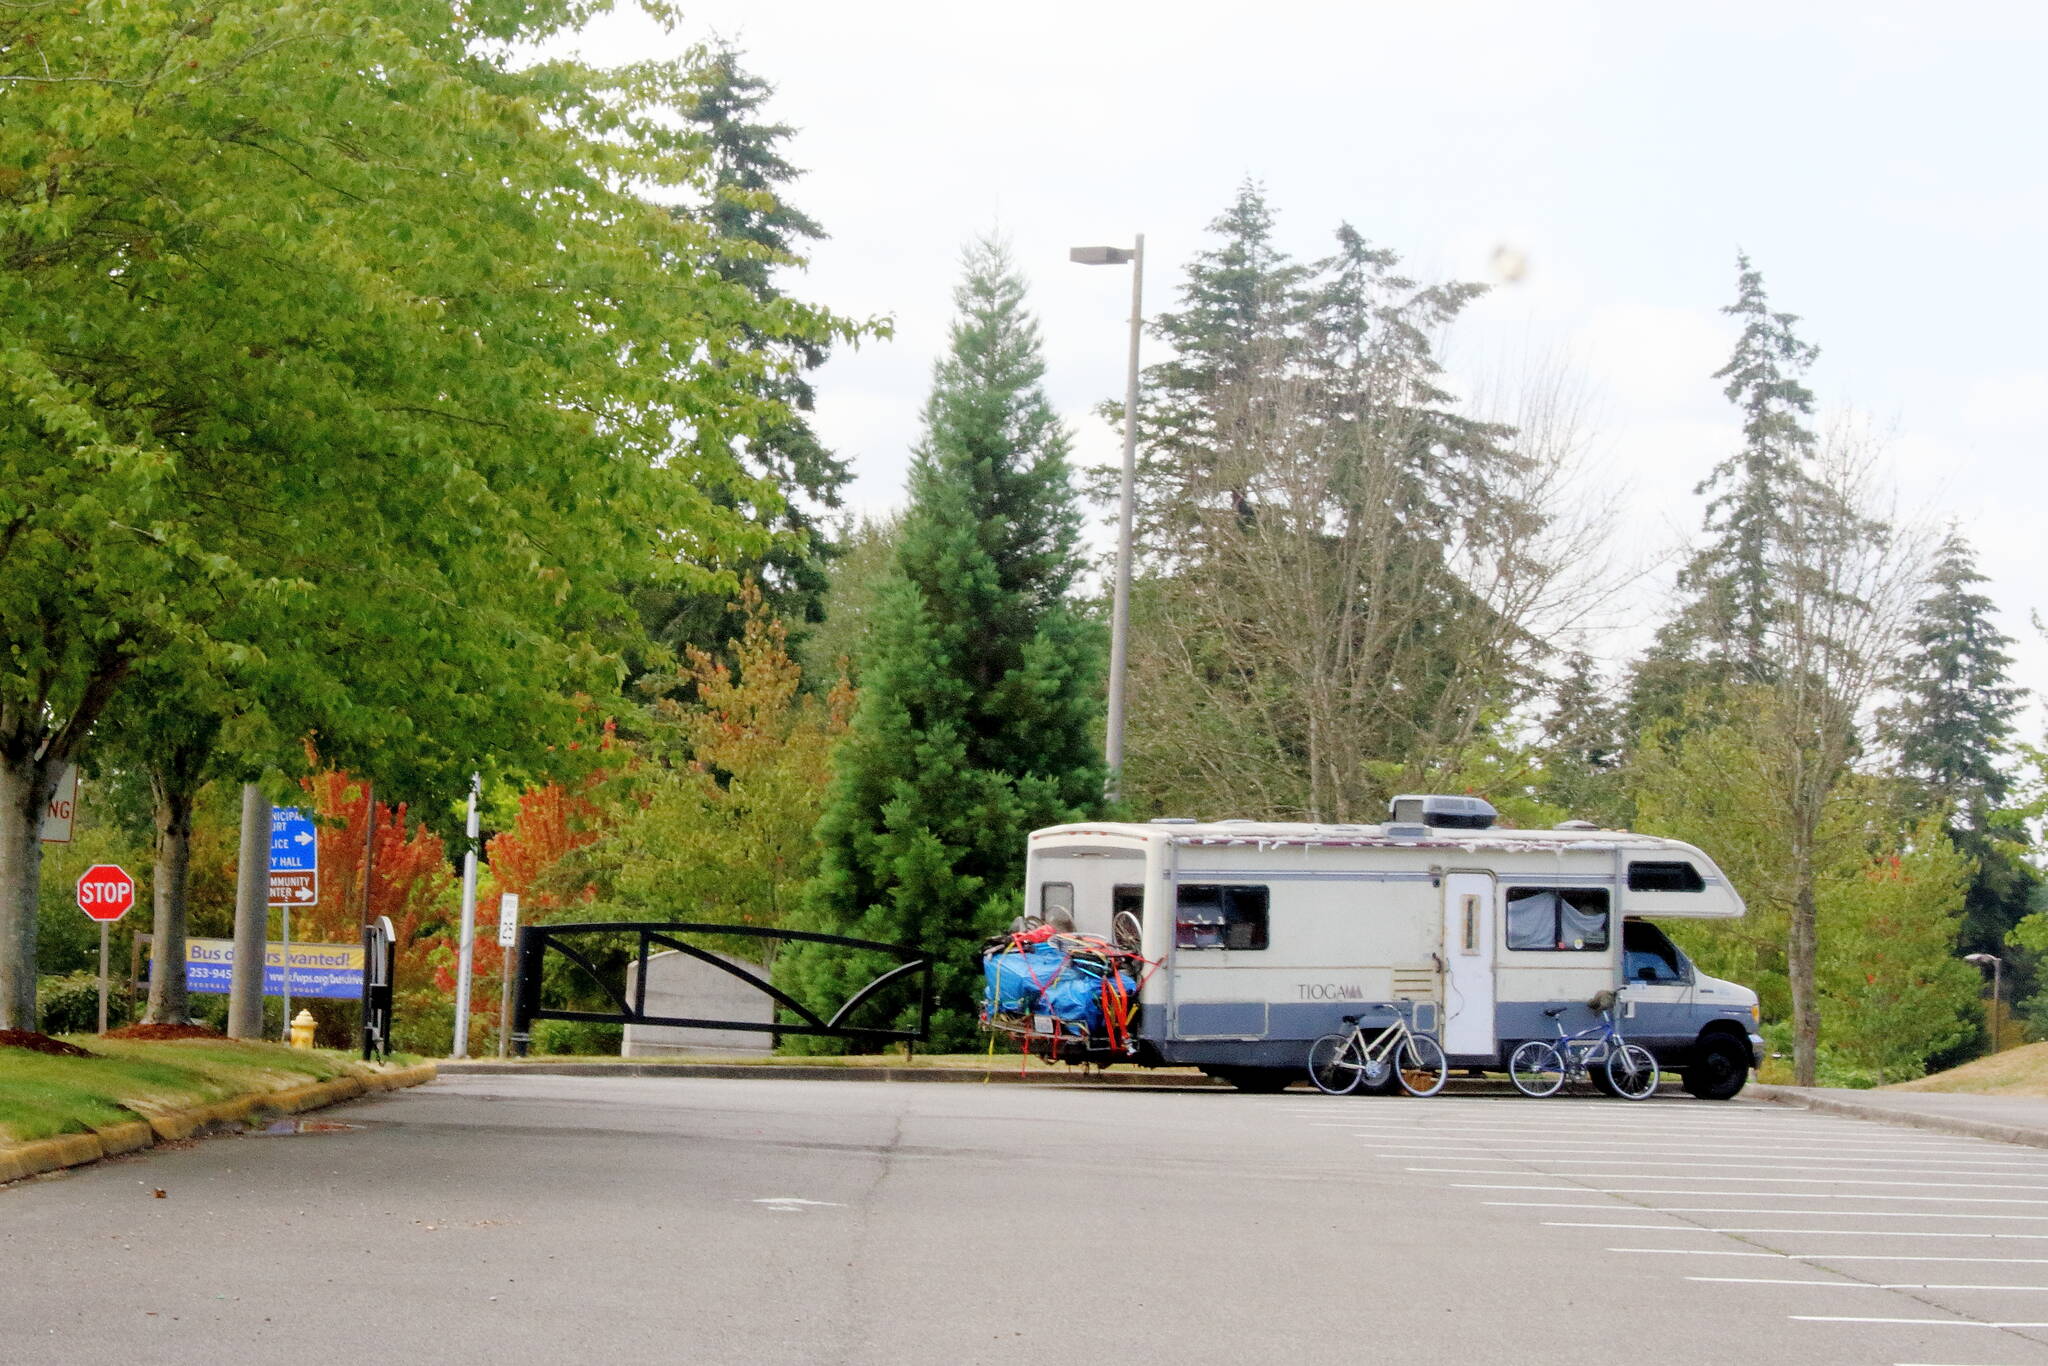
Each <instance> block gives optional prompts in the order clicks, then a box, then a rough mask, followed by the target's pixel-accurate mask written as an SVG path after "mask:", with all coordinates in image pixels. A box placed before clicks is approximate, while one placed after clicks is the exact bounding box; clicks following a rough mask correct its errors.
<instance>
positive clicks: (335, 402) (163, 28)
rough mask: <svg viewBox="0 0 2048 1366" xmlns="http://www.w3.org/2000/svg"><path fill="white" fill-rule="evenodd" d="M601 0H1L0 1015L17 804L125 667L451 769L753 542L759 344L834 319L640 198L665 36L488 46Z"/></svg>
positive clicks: (15, 916)
mask: <svg viewBox="0 0 2048 1366" xmlns="http://www.w3.org/2000/svg"><path fill="white" fill-rule="evenodd" d="M600 8H602V6H593V5H586V4H570V3H543V4H539V5H528V4H512V3H509V2H508V0H481V3H477V4H471V5H465V6H463V7H462V8H461V10H459V11H452V10H448V9H445V8H443V9H421V8H419V7H416V6H409V5H406V4H403V3H398V0H341V2H340V3H335V4H330V5H324V6H319V7H314V8H306V7H303V6H294V5H285V4H277V3H257V4H250V5H244V6H237V7H230V8H227V9H222V10H216V11H209V12H208V13H206V14H203V15H195V14H194V13H193V12H191V11H190V10H188V9H186V8H184V7H182V6H178V5H174V4H171V3H168V2H167V0H112V3H110V4H108V5H97V6H91V7H88V8H86V9H83V10H76V11H74V10H65V9H62V8H49V7H39V8H33V9H20V8H17V9H12V10H0V76H4V77H5V80H4V81H0V101H4V103H5V106H6V108H5V116H4V117H0V386H4V389H5V393H6V398H7V401H6V402H5V403H0V1026H4V1025H25V1024H32V1023H33V1020H34V1013H35V1012H34V990H35V988H34V981H35V963H36V935H35V928H36V922H35V916H34V913H33V912H34V906H35V900H36V887H37V882H38V869H39V859H40V849H39V847H38V845H37V842H36V839H35V817H36V815H37V814H38V813H39V812H40V810H41V808H42V806H43V805H44V804H45V802H46V801H47V799H48V796H49V792H50V790H51V788H52V786H53V785H54V783H55V781H56V777H57V773H58V772H59V771H60V769H61V766H62V764H63V763H65V762H66V761H68V760H71V759H74V758H76V757H78V755H79V754H80V753H81V752H82V750H83V749H84V747H85V745H86V743H87V739H88V736H89V735H90V734H91V733H92V732H93V730H94V727H95V725H96V724H98V723H100V722H101V721H102V720H103V718H104V717H105V716H106V713H107V709H108V707H109V705H110V704H111V703H112V702H113V700H114V698H115V697H116V695H117V694H118V693H120V692H121V691H122V690H123V689H124V688H126V687H129V686H131V685H132V683H133V681H134V675H135V674H136V671H137V670H138V669H139V668H141V667H142V666H144V665H145V664H147V663H149V662H151V661H157V660H172V659H184V660H190V661H191V662H192V666H193V667H194V668H195V669H199V670H205V671H208V672H209V673H210V675H211V676H214V677H219V678H226V677H229V676H230V675H231V673H232V672H233V670H234V669H235V668H237V667H240V666H241V665H243V664H245V663H248V662H249V661H251V660H255V659H259V658H260V659H267V660H270V661H271V662H272V664H273V665H276V666H278V667H283V666H285V665H286V664H287V663H296V662H301V661H304V662H308V663H309V664H320V665H321V667H319V668H318V669H317V671H315V672H313V673H311V674H309V675H308V676H307V677H306V678H305V679H303V680H302V681H301V682H300V683H299V684H298V685H296V687H295V689H294V694H293V695H294V696H295V697H297V698H299V699H301V700H303V701H305V702H306V703H307V712H308V714H311V715H314V716H317V717H318V719H319V723H320V725H321V727H322V730H323V733H327V732H331V733H332V735H333V736H334V737H335V739H336V740H337V741H340V740H342V739H343V738H344V737H345V738H346V740H347V742H348V743H361V744H364V745H366V746H367V745H369V744H371V743H372V742H373V741H374V742H381V744H382V747H383V749H384V758H383V760H382V769H381V770H380V771H379V773H378V774H377V776H378V777H379V779H380V781H381V780H383V779H384V778H385V776H386V774H387V773H390V774H392V775H393V777H394V781H401V782H412V781H415V780H417V782H418V783H419V784H420V785H421V786H431V787H433V788H436V789H438V790H440V791H441V792H444V793H445V792H447V791H448V790H451V789H453V788H454V787H456V786H458V785H459V784H458V782H455V781H451V779H453V778H454V775H455V774H456V773H458V772H460V771H462V770H463V769H464V768H466V767H467V764H465V763H463V762H462V760H464V759H468V760H470V761H474V758H475V750H476V749H479V748H483V747H485V746H486V745H488V744H489V743H490V742H491V741H492V740H494V739H496V738H499V737H506V736H512V737H515V739H516V738H517V737H518V736H522V735H523V736H524V737H525V738H524V739H523V740H516V742H517V743H518V745H519V750H518V751H517V752H520V753H525V754H532V753H534V752H535V751H537V750H544V747H545V741H546V739H547V737H549V735H550V734H559V733H560V732H561V730H562V729H563V727H564V726H565V724H566V723H567V722H568V721H569V720H571V719H572V718H573V708H571V707H570V706H569V705H568V704H567V703H566V701H565V700H564V697H563V693H564V691H565V690H566V689H567V688H568V687H571V686H575V685H577V684H579V683H580V684H582V685H583V686H586V687H589V686H595V683H596V681H597V680H599V679H601V678H603V677H605V676H606V675H607V674H608V673H610V669H609V667H608V657H609V656H610V655H611V654H612V653H613V651H614V650H615V649H616V645H617V630H616V625H615V623H616V622H617V619H618V618H619V616H620V615H621V603H620V602H619V599H618V595H617V593H616V591H615V589H614V587H613V585H617V584H620V583H629V582H640V581H645V580H646V579H647V578H648V577H649V576H650V574H652V573H656V572H659V573H666V574H670V575H673V576H674V577H675V578H676V579H677V580H678V581H680V582H682V583H684V584H685V585H687V586H691V587H695V588H703V587H708V586H710V585H711V584H713V583H714V582H715V581H716V577H717V567H718V566H720V565H723V564H728V563H731V562H733V561H734V560H735V559H736V558H738V557H740V556H741V555H743V554H745V553H755V552H758V551H759V550H760V549H761V548H762V546H763V545H764V544H765V542H766V539H767V537H766V534H765V532H763V531H762V530H761V529H760V528H759V527H758V526H756V525H753V524H751V523H750V522H749V521H748V519H747V518H745V517H742V516H740V515H739V514H738V513H737V512H736V511H735V509H736V508H737V507H738V506H740V505H741V504H742V503H748V502H762V503H766V502H771V501H773V500H774V499H775V498H776V497H777V496H778V495H777V493H776V491H775V490H774V489H773V488H772V486H769V485H766V484H764V483H763V481H761V480H760V479H758V478H756V477H754V476H752V475H750V474H749V473H748V472H747V471H746V470H745V469H744V468H743V467H742V466H741V465H740V463H739V461H738V460H737V459H736V457H735V449H736V446H737V445H739V444H743V443H744V442H745V441H746V440H747V439H748V438H749V437H751V436H752V435H754V434H755V433H757V432H759V431H760V430H762V429H763V427H764V426H766V425H767V424H769V423H770V422H773V421H777V420H780V415H781V414H782V413H783V411H784V410H783V407H782V405H781V404H780V403H779V402H777V401H775V400H774V399H773V398H771V397H769V396H767V395H765V394H764V393H763V390H762V384H761V380H762V378H763V377H764V376H765V375H767V374H768V373H770V372H772V371H774V370H775V369H776V368H777V367H778V366H779V364H780V363H781V362H780V361H779V360H778V359H777V357H776V354H774V352H773V350H772V348H766V347H764V346H762V345H761V344H760V338H761V337H762V336H764V335H765V336H769V337H784V338H790V339H796V338H802V339H806V340H810V341H815V342H823V341H825V340H828V339H829V338H830V337H832V336H833V335H835V334H844V333H845V332H846V331H847V329H846V328H845V327H844V326H843V325H842V324H840V323H839V322H838V321H837V320H835V319H832V318H830V317H829V316H827V315H824V314H822V313H819V312H818V311H816V310H812V309H808V308H805V307H802V306H800V305H797V304H795V303H793V302H792V301H788V300H781V301H777V302H776V303H775V304H774V305H773V306H770V305H767V304H764V303H763V302H762V301H761V300H760V299H758V298H756V297H755V296H754V295H753V294H752V293H751V292H749V291H748V290H747V289H746V288H745V287H744V285H742V284H740V283H738V282H736V281H733V280H730V279H727V278H726V277H725V276H724V275H723V274H722V273H721V272H720V271H719V269H718V268H717V265H718V262H719V261H720V260H721V259H722V256H723V253H722V250H721V248H720V245H719V244H718V242H717V241H716V237H715V234H714V233H713V232H712V231H711V230H710V229H709V228H707V227H706V226H705V225H703V224H702V223H699V222H697V221H696V220H694V219H691V218H688V217H683V218H678V217H676V216H675V215H673V214H671V213H669V212H668V211H667V210H666V209H665V208H662V207H660V206H659V205H657V204H655V203H653V202H652V198H653V197H655V196H658V195H665V194H669V193H670V192H676V193H683V194H687V193H688V192H690V191H692V190H697V189H701V185H702V174H703V161H702V157H701V155H700V153H699V148H698V144H697V142H696V140H695V139H694V138H693V137H692V136H691V134H690V133H689V132H687V131H686V130H684V129H681V128H678V127H676V126H675V124H674V121H673V119H672V118H671V117H670V115H671V113H672V111H674V110H675V109H677V108H680V107H682V106H684V105H685V104H686V103H687V100H688V98H689V94H690V90H691V77H690V75H689V73H688V71H687V70H686V69H685V68H684V67H683V66H682V65H681V64H679V63H671V62H651V63H642V64H637V65H634V66H632V67H628V68H623V69H621V70H619V71H617V72H604V71H598V70H593V69H591V68H588V67H584V66H582V65H579V64H577V63H574V62H570V61H545V62H523V61H515V60H514V58H513V56H512V55H511V54H513V53H514V52H515V51H524V50H526V49H527V48H528V47H529V46H530V45H532V44H534V43H538V42H541V41H543V40H545V39H547V38H548V37H550V36H551V35H554V34H558V33H561V32H563V31H565V30H567V29H568V28H570V27H572V26H573V25H575V24H577V23H579V22H581V21H582V20H583V19H585V18H587V17H588V16H589V15H590V14H591V13H593V12H595V11H596V10H597V9H600ZM650 566H653V567H654V568H653V569H650ZM287 628H296V634H295V630H294V629H287ZM295 640H318V641H319V642H320V645H319V647H318V648H317V649H308V650H301V649H299V648H298V647H297V646H296V645H294V644H293V642H294V641H295ZM349 651H353V653H354V654H355V656H356V657H357V661H358V663H359V665H360V666H361V669H363V670H368V671H377V670H382V671H383V672H384V673H385V674H387V675H389V674H396V673H398V672H399V671H401V670H409V671H411V673H412V674H413V675H414V677H415V678H416V679H417V680H418V684H419V686H420V688H421V689H422V690H423V692H425V693H427V694H429V695H434V696H443V697H447V698H449V699H451V702H450V705H449V706H448V708H446V709H445V710H444V711H442V712H441V713H440V714H439V715H438V716H437V717H435V718H433V720H434V722H435V723H436V724H437V727H438V728H440V729H441V730H442V733H441V734H439V735H435V736H429V735H425V734H423V733H422V732H421V731H420V730H418V729H416V728H415V725H414V717H413V715H412V714H411V713H410V712H409V711H407V710H403V709H398V708H395V707H394V706H393V704H392V694H391V693H390V692H389V691H388V690H386V689H383V688H381V687H380V688H378V689H374V690H358V689H357V688H356V686H355V684H354V682H353V681H352V680H353V678H354V676H355V674H356V673H357V672H358V670H357V669H353V668H346V667H341V666H340V665H339V664H338V661H339V660H341V659H343V658H344V657H345V656H346V655H347V653H348V652H349ZM322 661H324V664H322ZM441 723H446V724H445V725H442V724H441ZM275 724H276V725H277V728H278V729H279V731H280V732H281V733H284V734H288V735H291V738H292V740H293V741H294V742H296V740H297V739H298V734H293V733H292V731H291V729H290V728H288V727H286V726H285V725H284V723H283V721H282V719H275ZM302 733H303V732H299V734H302ZM465 749H467V750H469V751H471V752H470V753H468V754H462V753H460V751H462V750H465Z"/></svg>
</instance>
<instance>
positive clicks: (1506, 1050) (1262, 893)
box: [1025, 796, 1763, 1099]
mask: <svg viewBox="0 0 2048 1366" xmlns="http://www.w3.org/2000/svg"><path fill="white" fill-rule="evenodd" d="M1392 806H1393V809H1392V813H1391V818H1390V819H1389V820H1388V821H1387V822H1386V823H1384V824H1381V825H1287V824H1266V823H1262V822H1249V821H1214V822H1193V821H1154V822H1151V823H1149V824H1124V823H1117V822H1094V823H1087V824H1078V825H1060V826H1053V827H1050V828H1048V829H1044V830H1037V831H1034V832H1032V835H1031V840H1030V851H1029V858H1028V862H1027V866H1026V874H1025V877H1026V886H1025V896H1026V898H1027V900H1026V905H1027V907H1028V908H1029V910H1030V911H1031V913H1033V914H1035V915H1037V916H1039V917H1041V918H1043V919H1045V920H1047V921H1050V922H1053V923H1063V922H1067V921H1071V922H1072V925H1073V928H1074V929H1075V930H1076V931H1078V932H1080V933H1084V934H1096V935H1101V936H1103V937H1105V938H1112V939H1117V940H1119V941H1120V942H1121V943H1123V944H1124V945H1125V946H1126V947H1132V948H1136V949H1137V950H1138V951H1139V952H1141V953H1142V954H1143V955H1144V957H1145V958H1147V959H1149V960H1151V961H1152V962H1153V963H1154V964H1157V965H1158V966H1157V967H1156V969H1155V970H1154V971H1153V972H1152V973H1151V974H1150V976H1149V977H1148V978H1147V980H1146V981H1145V983H1144V986H1143V989H1142V991H1141V992H1140V993H1139V996H1138V1016H1137V1019H1136V1020H1135V1021H1134V1025H1133V1028H1132V1031H1131V1034H1132V1040H1133V1044H1134V1046H1135V1049H1136V1053H1135V1060H1136V1061H1138V1062H1140V1063H1146V1064H1151V1065H1179V1066H1188V1065H1192V1066H1197V1067H1200V1068H1201V1069H1202V1070H1203V1071H1205V1072H1208V1073H1210V1074H1211V1075H1214V1076H1217V1077H1220V1078H1222V1079H1224V1080H1226V1081H1229V1082H1231V1083H1232V1084H1234V1085H1236V1086H1238V1087H1240V1088H1242V1089H1246V1090H1268V1089H1277V1088H1278V1087H1280V1086H1284V1085H1286V1084H1287V1083H1288V1082H1290V1081H1295V1080H1299V1079H1300V1078H1301V1076H1302V1068H1303V1062H1304V1059H1305V1058H1306V1056H1307V1052H1308V1046H1309V1044H1310V1043H1311V1042H1312V1041H1313V1040H1314V1039H1315V1038H1317V1037H1318V1036H1319V1035H1322V1034H1327V1033H1330V1032H1332V1031H1335V1030H1338V1029H1340V1028H1342V1027H1343V1025H1342V1023H1341V1022H1342V1020H1343V1018H1344V1017H1345V1016H1347V1015H1357V1016H1361V1017H1363V1020H1364V1022H1365V1023H1366V1024H1367V1025H1370V1024H1371V1023H1372V1022H1373V1020H1374V1019H1375V1017H1376V1016H1377V1017H1378V1018H1382V1019H1385V1020H1386V1021H1388V1022H1390V1023H1391V1021H1392V1019H1393V1014H1392V1012H1393V1011H1397V1010H1398V1011H1401V1012H1403V1013H1405V1014H1407V1015H1408V1016H1409V1017H1410V1019H1411V1022H1412V1023H1413V1025H1414V1026H1415V1027H1416V1028H1419V1029H1423V1030H1427V1031H1429V1032H1432V1033H1434V1034H1435V1035H1436V1036H1437V1038H1438V1040H1439V1041H1440V1042H1441V1043H1442V1044H1443V1047H1444V1051H1445V1053H1446V1054H1448V1055H1449V1057H1450V1061H1451V1063H1452V1065H1453V1066H1455V1067H1475V1068H1492V1069H1499V1068H1503V1067H1505V1066H1506V1063H1507V1059H1508V1056H1509V1054H1511V1053H1512V1052H1513V1051H1514V1049H1515V1047H1516V1045H1517V1044H1518V1043H1520V1042H1521V1041H1522V1040H1524V1039H1534V1038H1549V1037H1552V1036H1553V1034H1554V1028H1555V1027H1554V1026H1553V1024H1552V1022H1551V1019H1550V1018H1549V1017H1547V1016H1546V1015H1545V1014H1544V1013H1543V1012H1544V1011H1545V1010H1546V1009H1548V1008H1551V1007H1555V1006H1570V1007H1573V1008H1572V1009H1571V1010H1568V1011H1567V1012H1566V1013H1565V1014H1564V1016H1563V1023H1564V1025H1565V1027H1566V1028H1567V1029H1574V1030H1575V1029H1581V1028H1585V1027H1586V1026H1588V1025H1590V1024H1592V1023H1593V1022H1594V1018H1595V1017H1594V1016H1593V1014H1592V1013H1591V1011H1590V1010H1589V1009H1588V1008H1587V1007H1586V1005H1585V1004H1584V1003H1585V1002H1586V1001H1587V1000H1588V999H1589V998H1590V997H1592V996H1594V995H1595V994H1596V993H1598V992H1600V991H1602V990H1614V991H1615V992H1616V993H1617V997H1618V1004H1617V1005H1616V1007H1615V1021H1616V1023H1617V1024H1618V1025H1619V1026H1620V1028H1621V1030H1622V1032H1623V1033H1624V1034H1626V1035H1627V1037H1628V1038H1629V1039H1630V1040H1631V1041H1632V1042H1636V1043H1641V1044H1643V1045H1644V1046H1646V1047H1648V1048H1649V1049H1651V1051H1653V1052H1654V1053H1656V1055H1657V1057H1658V1060H1659V1061H1660V1062H1662V1063H1663V1064H1664V1065H1665V1066H1666V1067H1669V1068H1674V1069H1676V1070H1678V1071H1679V1072H1680V1073H1681V1074H1682V1075H1683V1077H1684V1080H1685V1085H1686V1089H1687V1090H1689V1091H1691V1092H1692V1093H1693V1094H1694V1095H1696V1096H1702V1097H1706V1098H1709V1099H1726V1098H1728V1097H1730V1096H1733V1095H1734V1094H1735V1093H1736V1092H1738V1091H1740V1090H1741V1089H1742V1087H1743V1084H1744V1083H1745V1082H1746V1081H1747V1080H1748V1076H1749V1069H1750V1068H1751V1067H1752V1066H1754V1065H1756V1063H1758V1062H1759V1061H1761V1059H1762V1046H1763V1041H1762V1039H1761V1038H1760V1037H1759V1036H1758V1034H1757V1032H1756V1031H1757V1023H1758V1016H1757V1008H1756V993H1755V992H1753V991H1750V990H1749V989H1748V988H1746V987H1741V986H1737V985H1735V984H1733V983H1731V982H1723V981H1719V980H1717V979H1715V978H1712V977H1708V976H1706V975H1704V974H1702V973H1701V972H1699V971H1698V970H1697V969H1696V968H1694V967H1693V965H1692V964H1691V962H1689V961H1688V960H1687V959H1686V957H1685V955H1684V954H1682V953H1681V952H1679V950H1678V949H1677V947H1676V946H1675V945H1673V944H1672V943H1671V941H1670V940H1669V939H1668V938H1666V937H1665V935H1664V933H1663V931H1661V930H1659V929H1658V928H1657V924H1656V922H1657V921H1658V920H1660V919H1679V918H1710V919H1728V918H1733V917H1736V916H1740V915H1741V914H1742V913H1743V904H1742V898H1741V897H1740V896H1738V895H1737V894H1736V891H1735V889H1734V888H1733V887H1732V886H1730V885H1729V882H1728V879H1727V878H1726V877H1724V876H1723V875H1722V873H1721V870H1720V869H1719V868H1717V867H1715V866H1714V862H1713V860H1712V859H1710V858H1708V857H1707V856H1706V855H1705V854H1703V853H1701V852H1700V851H1699V850H1698V849H1695V848H1694V847H1693V846H1691V845H1689V844H1683V843H1680V842H1679V841H1677V840H1668V839H1659V838H1657V837H1656V836H1653V835H1637V834H1631V833H1629V832H1627V831H1623V830H1601V829H1596V828H1594V827H1592V826H1589V825H1587V824H1585V823H1584V822H1577V821H1575V822H1571V823H1569V824H1567V825H1566V826H1564V827H1561V828H1559V829H1556V830H1500V829H1495V828H1493V826H1494V820H1495V815H1494V810H1493V808H1492V806H1490V805H1489V804H1487V803H1486V802H1484V801H1480V800H1478V799H1477V798H1473V797H1440V796H1415V797H1398V798H1396V799H1395V800H1394V802H1393V804H1392ZM1067 1056H1069V1057H1077V1058H1078V1057H1086V1056H1088V1054H1086V1053H1085V1052H1084V1053H1081V1054H1075V1053H1073V1052H1071V1051H1070V1052H1069V1053H1068V1054H1067ZM1098 1060H1101V1059H1099V1058H1098Z"/></svg>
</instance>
